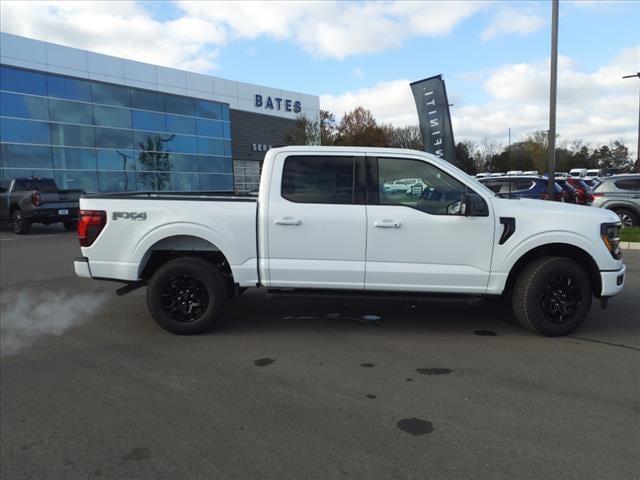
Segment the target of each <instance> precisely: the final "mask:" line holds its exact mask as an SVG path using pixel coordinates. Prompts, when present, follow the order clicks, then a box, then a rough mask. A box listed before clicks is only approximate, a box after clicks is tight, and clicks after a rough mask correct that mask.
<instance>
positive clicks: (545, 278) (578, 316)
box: [511, 256, 594, 337]
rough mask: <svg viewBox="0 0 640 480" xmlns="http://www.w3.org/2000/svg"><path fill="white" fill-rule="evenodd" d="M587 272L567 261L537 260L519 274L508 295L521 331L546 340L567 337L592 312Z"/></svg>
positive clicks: (578, 264)
mask: <svg viewBox="0 0 640 480" xmlns="http://www.w3.org/2000/svg"><path fill="white" fill-rule="evenodd" d="M593 293H594V292H593V286H592V284H591V280H590V279H589V275H588V274H587V271H586V270H585V269H584V268H583V266H582V265H581V264H580V263H578V262H577V261H576V260H574V259H571V258H566V257H552V256H549V257H540V258H537V259H535V260H533V261H531V263H529V264H528V265H527V266H525V267H524V269H523V270H522V271H521V272H520V274H519V275H518V277H517V278H516V281H515V283H514V287H513V291H512V292H511V302H512V303H511V304H512V307H513V313H514V316H515V318H516V320H517V321H518V323H519V324H520V325H522V326H523V327H525V328H527V329H529V330H531V331H533V332H536V333H539V334H541V335H545V336H549V337H557V336H559V335H568V334H570V333H571V332H573V331H574V330H575V329H576V328H578V327H579V326H580V325H581V324H582V322H583V321H584V319H585V318H586V316H587V314H588V313H589V309H590V308H591V301H592V298H593Z"/></svg>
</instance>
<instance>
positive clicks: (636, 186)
mask: <svg viewBox="0 0 640 480" xmlns="http://www.w3.org/2000/svg"><path fill="white" fill-rule="evenodd" d="M614 185H615V186H616V187H617V188H619V189H620V190H631V191H634V192H637V191H639V190H640V178H625V179H623V180H617V181H616V182H614Z"/></svg>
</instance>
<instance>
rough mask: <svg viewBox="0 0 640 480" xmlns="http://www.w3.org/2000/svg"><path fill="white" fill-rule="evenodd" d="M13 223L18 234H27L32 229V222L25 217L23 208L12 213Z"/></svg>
mask: <svg viewBox="0 0 640 480" xmlns="http://www.w3.org/2000/svg"><path fill="white" fill-rule="evenodd" d="M11 224H12V225H13V231H14V233H15V234H16V235H26V234H27V233H29V230H31V222H30V221H29V220H27V219H26V218H24V216H23V215H22V211H21V210H16V211H15V212H13V214H12V215H11Z"/></svg>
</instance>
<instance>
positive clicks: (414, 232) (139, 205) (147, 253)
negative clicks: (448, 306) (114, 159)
mask: <svg viewBox="0 0 640 480" xmlns="http://www.w3.org/2000/svg"><path fill="white" fill-rule="evenodd" d="M359 172H362V173H365V172H366V173H367V174H366V175H365V174H362V175H360V174H358V173H359ZM401 178H420V179H421V180H422V181H423V182H424V183H425V184H427V185H429V193H428V195H424V194H423V195H422V196H421V197H408V196H398V195H390V194H386V193H385V192H384V189H383V188H382V187H383V186H384V184H385V183H388V182H393V181H394V180H396V179H401ZM510 180H514V179H510ZM80 207H81V210H80V221H79V224H78V238H79V241H80V245H81V251H82V255H83V256H82V257H80V258H77V259H76V260H75V262H74V268H75V271H76V274H77V275H79V276H81V277H93V278H98V279H112V280H115V281H121V282H123V283H124V284H125V286H124V287H122V288H121V289H120V290H119V292H120V294H124V293H127V292H129V291H131V290H135V289H136V288H139V287H144V286H148V288H147V295H146V298H147V306H148V308H149V310H150V312H151V314H152V316H153V318H154V319H155V320H156V322H157V323H158V324H159V325H160V326H162V327H163V328H165V329H167V330H169V331H171V332H174V333H177V334H195V333H201V332H204V331H206V330H208V329H210V328H211V327H213V326H214V325H215V323H216V321H217V320H218V319H219V317H220V316H221V314H222V311H223V308H224V304H225V302H226V301H227V300H228V299H229V298H230V297H234V296H238V295H239V294H240V293H242V291H244V290H245V289H246V288H249V287H263V288H266V289H269V291H270V292H272V293H273V295H279V296H281V297H286V296H294V297H301V296H304V295H316V296H317V295H323V296H326V297H330V296H333V297H334V298H335V297H337V298H340V296H342V297H344V296H345V295H349V296H360V297H363V298H368V299H369V302H371V299H372V298H375V297H376V296H377V295H380V294H381V293H386V294H393V293H395V294H402V295H403V296H407V295H416V296H422V297H424V296H425V295H428V294H430V293H431V294H438V295H441V294H457V295H466V296H468V295H473V296H478V295H480V296H493V298H496V299H501V298H502V299H504V301H508V302H509V303H510V305H511V307H512V311H513V312H514V315H515V319H517V321H518V322H519V323H520V324H521V325H522V326H524V327H526V328H529V329H531V330H533V331H535V332H538V333H540V334H543V335H551V336H555V335H564V334H567V333H569V332H571V331H573V330H574V329H575V328H577V327H578V326H579V325H580V324H581V323H582V321H583V320H584V318H585V317H586V315H587V313H588V311H589V308H590V305H591V301H592V298H593V297H594V296H595V297H596V298H601V299H604V300H602V304H603V305H604V304H606V301H607V299H608V298H609V297H610V296H612V295H615V294H617V293H619V292H620V291H621V290H622V288H623V286H624V279H625V271H626V267H625V265H624V263H623V262H622V259H621V257H620V250H619V238H618V228H619V226H620V221H619V219H618V217H617V216H616V215H615V214H614V213H613V212H611V211H607V210H603V209H596V208H584V207H581V206H577V205H569V204H561V203H556V202H537V201H533V200H529V199H526V198H521V199H519V200H507V199H502V198H498V197H496V195H495V194H494V193H493V192H492V191H491V190H489V189H487V188H485V187H484V186H483V185H482V184H480V183H478V182H477V181H476V180H474V179H472V178H470V177H469V176H468V175H467V174H465V173H464V172H463V171H462V170H459V169H458V168H456V167H455V166H453V165H451V164H450V163H448V162H446V161H443V160H442V159H440V158H438V157H437V156H435V155H430V154H427V153H425V152H418V151H412V150H401V149H386V148H373V147H372V148H367V147H346V146H345V147H320V146H296V147H294V146H291V147H284V148H273V149H271V150H269V151H268V152H267V153H266V155H265V159H264V169H263V174H262V177H261V179H260V193H259V196H258V198H255V197H250V196H243V195H234V194H229V195H221V194H216V193H211V194H208V195H207V194H205V193H203V192H194V193H173V192H167V193H164V192H149V193H140V192H138V193H116V194H93V195H85V196H83V197H82V198H81V199H80ZM569 219H570V225H568V223H567V222H568V221H569ZM365 272H366V275H365Z"/></svg>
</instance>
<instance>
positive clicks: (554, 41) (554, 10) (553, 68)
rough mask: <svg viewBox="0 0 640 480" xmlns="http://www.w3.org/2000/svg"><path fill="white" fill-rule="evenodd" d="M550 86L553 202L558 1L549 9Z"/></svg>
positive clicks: (551, 191)
mask: <svg viewBox="0 0 640 480" xmlns="http://www.w3.org/2000/svg"><path fill="white" fill-rule="evenodd" d="M551 12H552V13H551V84H550V88H549V89H550V95H549V137H548V142H549V165H548V167H547V175H548V179H547V198H548V200H554V199H555V197H556V193H555V185H554V183H555V170H556V103H557V93H558V92H557V90H558V0H553V1H552V8H551Z"/></svg>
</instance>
